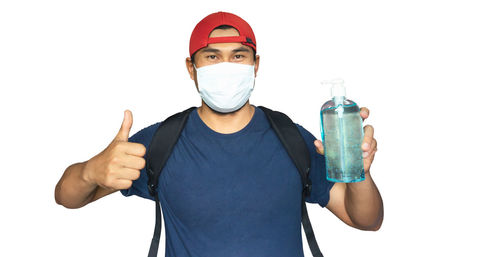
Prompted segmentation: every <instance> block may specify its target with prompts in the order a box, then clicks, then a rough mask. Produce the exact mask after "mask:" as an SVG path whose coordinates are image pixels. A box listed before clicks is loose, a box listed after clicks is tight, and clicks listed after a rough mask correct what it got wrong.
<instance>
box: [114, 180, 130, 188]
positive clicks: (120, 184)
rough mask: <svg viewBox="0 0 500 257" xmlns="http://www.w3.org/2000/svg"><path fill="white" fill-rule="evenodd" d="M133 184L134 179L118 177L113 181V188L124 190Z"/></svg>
mask: <svg viewBox="0 0 500 257" xmlns="http://www.w3.org/2000/svg"><path fill="white" fill-rule="evenodd" d="M131 186H132V180H130V179H117V180H115V181H114V182H113V188H115V189H118V190H122V189H129V188H130V187H131Z"/></svg>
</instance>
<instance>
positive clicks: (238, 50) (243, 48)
mask: <svg viewBox="0 0 500 257" xmlns="http://www.w3.org/2000/svg"><path fill="white" fill-rule="evenodd" d="M236 52H250V50H248V48H246V47H243V46H242V47H239V48H236V49H233V53H236Z"/></svg>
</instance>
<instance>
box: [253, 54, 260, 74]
mask: <svg viewBox="0 0 500 257" xmlns="http://www.w3.org/2000/svg"><path fill="white" fill-rule="evenodd" d="M259 61H260V56H259V55H256V56H255V67H254V72H255V77H257V71H258V70H259Z"/></svg>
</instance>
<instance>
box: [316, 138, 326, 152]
mask: <svg viewBox="0 0 500 257" xmlns="http://www.w3.org/2000/svg"><path fill="white" fill-rule="evenodd" d="M314 146H316V152H317V153H319V154H321V155H324V154H325V148H324V147H323V143H321V141H320V140H315V141H314Z"/></svg>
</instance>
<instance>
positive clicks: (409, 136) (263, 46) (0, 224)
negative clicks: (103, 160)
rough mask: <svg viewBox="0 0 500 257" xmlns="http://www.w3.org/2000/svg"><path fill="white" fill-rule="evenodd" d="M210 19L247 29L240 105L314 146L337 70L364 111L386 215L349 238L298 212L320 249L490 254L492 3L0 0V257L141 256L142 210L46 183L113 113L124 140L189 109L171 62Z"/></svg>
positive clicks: (189, 91) (326, 219) (106, 137)
mask: <svg viewBox="0 0 500 257" xmlns="http://www.w3.org/2000/svg"><path fill="white" fill-rule="evenodd" d="M219 10H224V11H229V12H233V13H236V14H238V15H239V16H241V17H243V18H244V19H246V20H247V21H248V22H249V23H250V24H251V25H252V27H253V29H254V32H255V34H256V37H257V42H258V54H260V56H261V66H260V70H259V74H258V77H257V81H256V88H255V91H254V93H253V95H252V98H251V103H252V104H255V105H264V106H267V107H270V108H274V109H278V110H281V111H283V112H286V113H287V114H289V116H291V117H292V118H293V119H294V120H295V121H296V122H297V123H299V124H301V125H303V126H304V127H305V128H307V129H308V130H309V131H311V132H312V133H313V134H314V135H315V136H317V137H319V136H320V133H319V109H320V107H321V105H322V104H323V102H325V101H326V100H327V99H328V97H329V94H328V89H327V88H323V87H322V86H321V85H320V81H321V80H324V79H330V78H336V77H342V78H343V79H344V80H345V81H346V86H347V93H348V97H349V98H352V99H354V100H355V101H357V102H358V103H360V105H362V106H367V107H369V108H370V110H371V115H370V117H369V119H368V120H367V121H366V123H368V124H372V125H373V126H374V127H375V138H376V139H377V140H378V142H379V147H378V149H379V150H378V152H377V155H376V158H375V161H374V164H373V166H372V174H373V175H372V176H373V178H374V180H375V182H376V183H377V185H378V187H379V189H380V191H381V194H382V196H383V199H384V204H385V221H384V224H383V226H382V228H381V230H380V231H377V232H365V231H359V230H355V229H353V228H350V227H348V226H347V225H345V224H343V223H342V222H341V221H339V220H338V219H337V218H336V217H335V216H334V215H332V214H331V213H329V211H328V210H327V209H322V208H320V207H319V206H318V205H309V212H310V216H311V220H312V223H313V226H314V228H315V232H316V237H317V239H318V242H319V245H320V247H321V249H322V251H323V253H324V255H325V256H453V255H460V256H471V255H474V256H499V255H500V251H499V250H498V248H497V245H496V244H497V243H498V231H499V229H500V222H499V220H498V217H499V215H500V211H499V210H498V207H497V206H498V197H499V196H500V192H499V189H498V179H499V178H500V176H499V174H498V172H499V168H498V158H499V157H498V153H499V148H500V141H499V140H498V128H499V122H498V111H497V110H495V109H494V108H495V106H494V102H495V101H496V100H497V98H498V96H499V94H498V90H497V88H498V87H499V86H500V77H499V75H500V74H499V72H500V47H499V46H500V33H499V32H500V29H499V26H500V25H499V24H500V15H499V11H500V8H499V7H498V6H497V5H496V1H480V0H476V1H437V0H433V1H430V0H420V1H396V0H393V1H389V0H384V1H309V2H308V3H307V4H305V2H304V1H300V2H294V1H281V2H280V1H266V2H255V1H185V2H180V1H175V2H174V1H109V0H99V1H95V0H93V1H49V0H47V1H22V0H19V1H14V0H12V1H2V2H1V3H0V88H1V89H0V90H1V91H0V115H1V126H0V135H1V147H0V149H1V150H0V151H1V155H0V158H1V167H2V168H1V169H2V172H1V181H2V183H1V187H0V190H1V191H0V197H1V202H0V203H1V206H2V207H1V209H2V210H1V212H0V217H1V218H0V233H1V234H0V235H1V241H0V245H1V247H0V256H145V255H146V252H147V249H148V247H149V242H150V238H151V234H152V230H153V225H154V204H153V203H152V202H150V201H146V200H143V199H140V198H138V197H130V198H125V197H123V196H121V195H120V194H114V195H111V196H108V197H106V198H104V199H102V200H99V201H97V202H95V203H92V204H90V205H89V206H86V207H85V208H82V209H78V210H69V209H65V208H64V207H62V206H58V205H56V203H55V201H54V197H53V190H54V186H55V185H56V183H57V181H58V180H59V178H60V176H61V175H62V173H63V171H64V170H65V168H66V167H67V166H69V165H70V164H72V163H75V162H79V161H84V160H87V159H89V158H90V157H92V156H93V155H95V154H97V153H98V152H100V151H101V150H102V149H103V148H104V147H105V146H107V144H108V143H109V142H110V141H111V139H112V138H113V137H114V136H115V134H116V133H117V131H118V129H119V127H120V124H121V121H122V118H123V111H124V110H125V109H130V110H132V112H133V114H134V124H133V127H132V133H135V132H137V131H138V130H140V129H141V128H144V127H146V126H148V125H150V124H152V123H154V122H157V121H160V120H163V119H164V118H165V117H167V116H168V115H170V114H173V113H175V112H177V111H180V110H183V109H185V108H187V107H189V106H193V105H199V104H200V100H199V96H198V94H197V92H196V90H195V87H194V84H193V82H192V81H191V80H190V79H189V77H188V74H187V72H186V69H185V65H184V60H185V58H186V57H187V56H188V43H189V36H190V34H191V31H192V29H193V28H194V26H195V25H196V23H197V22H198V21H199V20H201V19H202V18H203V17H205V16H206V15H208V14H210V13H212V12H216V11H219ZM304 252H305V254H306V256H310V253H309V249H308V246H307V243H306V241H305V238H304ZM162 254H163V243H162V247H161V252H160V254H159V256H161V255H162Z"/></svg>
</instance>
